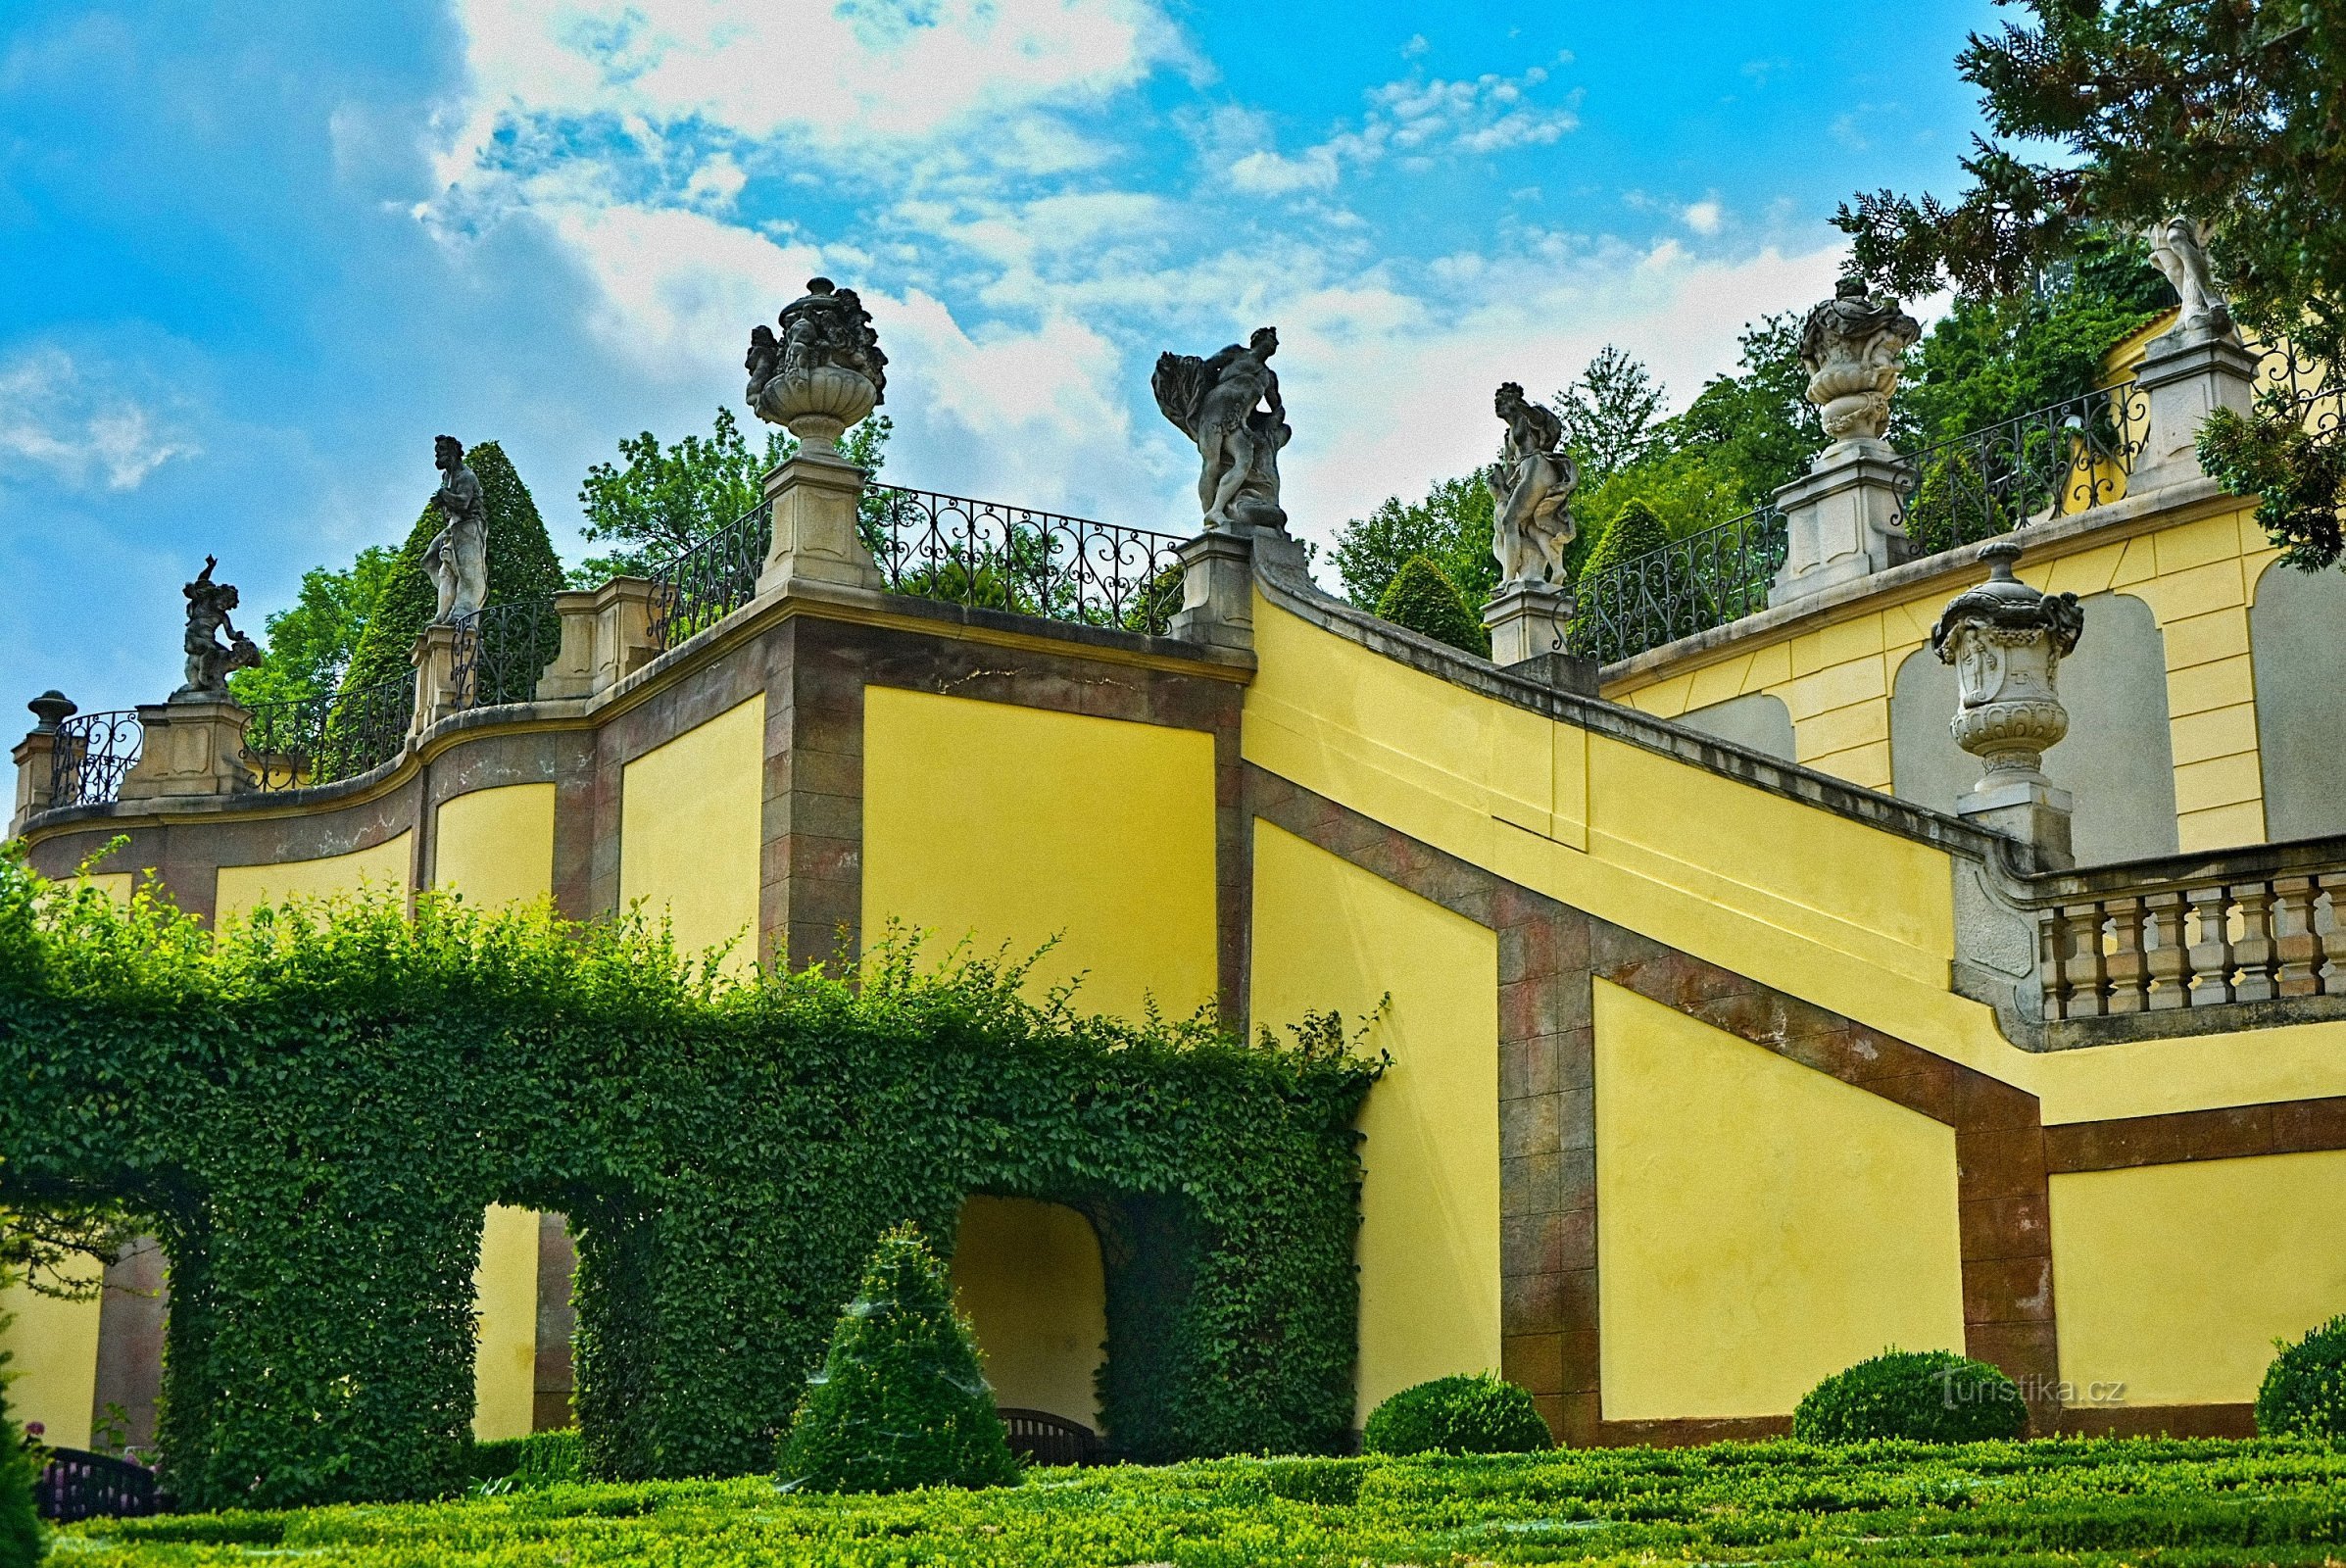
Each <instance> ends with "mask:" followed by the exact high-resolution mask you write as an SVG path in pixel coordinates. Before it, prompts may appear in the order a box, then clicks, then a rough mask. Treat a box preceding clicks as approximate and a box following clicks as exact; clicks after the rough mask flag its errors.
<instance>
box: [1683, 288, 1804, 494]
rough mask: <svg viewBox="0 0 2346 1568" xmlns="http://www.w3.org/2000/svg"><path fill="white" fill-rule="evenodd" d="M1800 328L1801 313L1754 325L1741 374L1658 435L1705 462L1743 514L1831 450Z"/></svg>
mask: <svg viewBox="0 0 2346 1568" xmlns="http://www.w3.org/2000/svg"><path fill="white" fill-rule="evenodd" d="M1800 322H1801V317H1800V316H1799V314H1798V313H1796V312H1790V311H1787V312H1785V313H1784V314H1783V315H1781V316H1766V317H1762V318H1761V319H1759V320H1757V321H1755V322H1752V323H1750V324H1748V325H1746V326H1745V327H1744V328H1743V331H1742V336H1741V342H1742V355H1741V359H1740V364H1741V367H1742V368H1741V371H1740V373H1729V374H1726V375H1715V376H1713V377H1711V379H1710V380H1708V381H1705V382H1704V383H1703V386H1702V390H1701V391H1700V392H1698V393H1696V394H1695V395H1694V401H1693V402H1692V403H1689V404H1688V405H1686V412H1685V413H1684V414H1680V415H1677V416H1675V417H1671V418H1669V419H1665V420H1663V421H1662V425H1661V427H1660V429H1659V430H1658V431H1657V432H1656V436H1655V440H1656V443H1657V444H1658V445H1659V446H1661V447H1663V448H1664V449H1666V450H1667V451H1669V452H1672V453H1677V454H1699V455H1700V456H1701V457H1702V458H1703V460H1704V462H1705V463H1706V465H1708V466H1710V467H1711V468H1712V470H1713V471H1714V472H1716V473H1718V474H1720V475H1721V476H1722V477H1723V478H1725V479H1727V480H1728V482H1729V483H1731V484H1732V485H1733V488H1734V501H1733V502H1732V505H1733V506H1734V507H1735V510H1737V511H1743V512H1748V511H1750V510H1751V509H1752V508H1754V507H1757V506H1760V505H1761V504H1763V503H1764V502H1766V501H1767V500H1768V498H1769V497H1770V496H1773V495H1774V494H1775V493H1776V492H1777V491H1778V490H1780V489H1782V488H1783V487H1784V486H1785V485H1787V484H1790V483H1791V482H1792V481H1793V480H1794V479H1797V478H1799V477H1800V476H1801V475H1802V474H1804V473H1806V472H1807V471H1808V463H1809V460H1810V459H1811V458H1813V457H1815V456H1816V455H1817V454H1818V453H1820V452H1822V451H1824V450H1825V426H1824V424H1823V423H1822V421H1820V420H1819V418H1818V417H1817V410H1816V406H1815V405H1814V404H1812V403H1810V402H1809V401H1808V370H1807V369H1806V368H1804V367H1803V366H1802V365H1801V363H1800ZM1714 520H1719V519H1714Z"/></svg>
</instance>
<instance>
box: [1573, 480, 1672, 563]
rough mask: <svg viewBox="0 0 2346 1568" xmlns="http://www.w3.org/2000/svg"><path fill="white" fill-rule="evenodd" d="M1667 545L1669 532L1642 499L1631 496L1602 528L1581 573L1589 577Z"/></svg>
mask: <svg viewBox="0 0 2346 1568" xmlns="http://www.w3.org/2000/svg"><path fill="white" fill-rule="evenodd" d="M1669 543H1670V531H1669V530H1668V529H1667V528H1665V527H1664V526H1663V525H1662V519H1661V518H1660V517H1659V516H1658V515H1655V513H1654V510H1653V508H1652V507H1651V506H1650V505H1649V504H1647V502H1646V501H1645V500H1644V499H1643V498H1642V497H1636V496H1633V497H1632V498H1630V500H1629V501H1628V502H1626V503H1625V504H1624V505H1623V506H1622V508H1621V510H1620V511H1619V512H1617V513H1615V514H1614V515H1613V520H1612V521H1611V522H1609V523H1607V524H1606V525H1605V530H1604V533H1603V535H1602V537H1600V538H1599V539H1598V540H1597V541H1596V547H1595V548H1594V549H1592V550H1590V551H1589V552H1588V564H1587V565H1586V566H1584V567H1583V568H1582V571H1581V574H1582V576H1583V577H1593V576H1595V575H1596V574H1597V573H1598V572H1601V571H1607V570H1610V569H1611V568H1612V567H1614V566H1617V565H1619V564H1621V563H1623V562H1625V561H1628V560H1630V559H1631V558H1632V557H1635V556H1641V555H1644V554H1645V553H1646V552H1647V551H1649V550H1659V549H1661V548H1662V547H1664V546H1665V545H1667V544H1669Z"/></svg>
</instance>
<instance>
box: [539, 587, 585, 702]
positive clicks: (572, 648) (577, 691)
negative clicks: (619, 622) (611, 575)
mask: <svg viewBox="0 0 2346 1568" xmlns="http://www.w3.org/2000/svg"><path fill="white" fill-rule="evenodd" d="M599 597H600V594H599V593H598V591H597V590H595V589H592V588H588V589H575V588H573V589H565V590H563V591H562V592H561V593H558V594H556V595H555V596H554V613H555V616H556V618H557V619H559V620H560V621H561V622H562V648H561V649H560V650H559V651H558V652H557V653H556V654H555V656H554V662H552V663H551V664H548V665H547V666H546V672H545V673H544V674H542V675H540V676H539V677H538V689H537V692H536V694H535V695H536V697H537V700H538V701H539V702H541V703H551V702H559V701H561V700H562V699H564V698H576V697H592V696H593V695H594V694H595V625H596V622H597V619H598V616H597V614H596V611H595V601H596V600H597V599H598V598H599Z"/></svg>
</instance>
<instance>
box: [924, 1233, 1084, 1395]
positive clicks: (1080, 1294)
mask: <svg viewBox="0 0 2346 1568" xmlns="http://www.w3.org/2000/svg"><path fill="white" fill-rule="evenodd" d="M953 1292H954V1295H955V1297H956V1298H957V1299H958V1301H959V1305H960V1308H961V1311H962V1313H963V1315H964V1316H966V1317H967V1318H968V1319H969V1323H970V1327H971V1328H973V1329H975V1330H976V1331H977V1342H978V1348H979V1349H980V1350H982V1351H984V1352H985V1356H986V1381H987V1382H988V1383H991V1384H992V1385H993V1386H994V1400H995V1402H996V1403H997V1404H1002V1405H1008V1406H1012V1407H1014V1408H1017V1409H1022V1410H1049V1411H1050V1412H1051V1414H1053V1415H1061V1416H1065V1417H1067V1418H1068V1419H1069V1420H1071V1421H1081V1422H1082V1423H1084V1425H1086V1426H1088V1427H1091V1428H1092V1429H1093V1430H1094V1431H1098V1430H1099V1428H1100V1398H1099V1391H1098V1389H1097V1387H1096V1386H1095V1385H1094V1383H1093V1381H1092V1378H1093V1374H1094V1373H1095V1372H1097V1371H1099V1369H1100V1361H1101V1360H1102V1359H1103V1354H1102V1347H1104V1346H1105V1345H1106V1344H1107V1287H1106V1283H1105V1278H1104V1276H1103V1274H1102V1272H1101V1270H1100V1238H1099V1237H1098V1236H1096V1235H1094V1234H1093V1231H1092V1222H1091V1221H1090V1220H1088V1219H1086V1218H1084V1217H1083V1215H1081V1214H1079V1213H1077V1212H1076V1211H1075V1210H1074V1209H1072V1208H1069V1207H1067V1206H1066V1205H1065V1204H1063V1203H1037V1202H1032V1201H1028V1200H1025V1199H1018V1198H987V1197H983V1196H980V1197H973V1198H971V1199H970V1200H969V1201H967V1202H966V1203H964V1204H962V1206H961V1225H960V1235H959V1237H958V1238H957V1239H956V1240H955V1242H954V1243H953Z"/></svg>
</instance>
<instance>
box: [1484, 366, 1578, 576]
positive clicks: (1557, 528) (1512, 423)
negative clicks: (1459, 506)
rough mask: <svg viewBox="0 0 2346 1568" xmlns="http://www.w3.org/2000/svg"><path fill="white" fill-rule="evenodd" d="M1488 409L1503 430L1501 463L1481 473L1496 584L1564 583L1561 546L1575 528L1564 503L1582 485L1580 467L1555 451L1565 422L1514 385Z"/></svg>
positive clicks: (1505, 386)
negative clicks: (1488, 501)
mask: <svg viewBox="0 0 2346 1568" xmlns="http://www.w3.org/2000/svg"><path fill="white" fill-rule="evenodd" d="M1492 408H1493V410H1494V411H1495V412H1496V413H1497V415H1498V417H1500V418H1501V419H1503V420H1505V421H1506V425H1507V439H1506V441H1505V443H1504V444H1503V445H1502V446H1501V447H1500V448H1499V461H1498V462H1497V463H1495V464H1493V465H1491V467H1489V468H1488V469H1486V470H1484V474H1483V488H1484V489H1486V490H1489V491H1490V492H1491V554H1492V555H1494V556H1496V557H1498V564H1499V582H1500V583H1501V585H1502V586H1503V585H1505V584H1507V583H1516V582H1527V583H1561V582H1562V581H1563V580H1564V547H1565V546H1566V545H1569V544H1571V543H1572V541H1573V536H1574V534H1575V533H1576V532H1577V531H1578V525H1577V524H1576V523H1575V522H1574V520H1573V515H1572V509H1571V508H1570V507H1568V506H1566V505H1565V503H1566V502H1567V501H1569V500H1570V499H1571V497H1572V491H1573V487H1574V486H1575V485H1578V484H1579V483H1580V482H1581V470H1580V466H1579V465H1577V464H1575V463H1574V462H1573V461H1572V459H1571V457H1569V456H1568V455H1567V454H1565V453H1564V452H1562V451H1560V450H1558V449H1559V447H1560V446H1561V445H1562V443H1563V440H1564V421H1563V420H1562V419H1560V418H1558V417H1556V414H1555V411H1554V410H1552V409H1545V408H1541V407H1540V405H1539V404H1537V403H1533V402H1530V401H1528V400H1527V399H1526V398H1525V397H1524V395H1523V386H1522V384H1521V383H1519V382H1515V381H1508V382H1505V383H1503V384H1502V385H1501V386H1500V387H1499V389H1498V394H1497V396H1496V397H1495V398H1493V400H1492Z"/></svg>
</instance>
